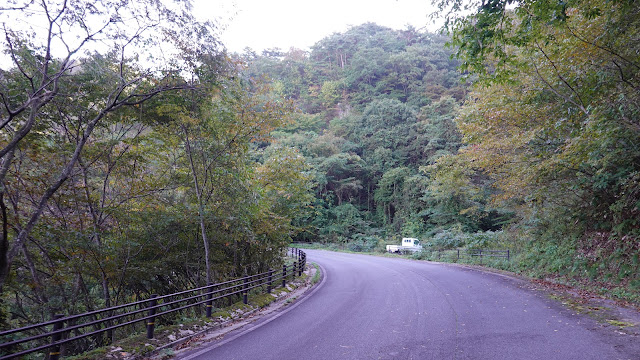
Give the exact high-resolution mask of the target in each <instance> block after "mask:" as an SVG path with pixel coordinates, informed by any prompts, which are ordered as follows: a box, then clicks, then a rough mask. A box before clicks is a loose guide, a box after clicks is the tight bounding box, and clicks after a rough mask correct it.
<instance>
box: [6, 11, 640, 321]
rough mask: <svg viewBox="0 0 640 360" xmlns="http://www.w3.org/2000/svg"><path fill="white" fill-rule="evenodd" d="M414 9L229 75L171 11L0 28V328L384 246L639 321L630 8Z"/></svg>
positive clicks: (190, 23) (194, 23)
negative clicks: (469, 265) (469, 252)
mask: <svg viewBox="0 0 640 360" xmlns="http://www.w3.org/2000/svg"><path fill="white" fill-rule="evenodd" d="M116 3H117V4H116ZM436 3H437V5H438V6H439V7H440V10H439V15H440V16H445V17H447V19H448V21H447V29H448V30H449V31H448V34H447V36H444V35H436V34H431V33H427V32H425V31H424V30H419V29H415V28H412V27H407V28H405V29H404V30H393V29H389V28H385V27H382V26H379V25H376V24H373V23H366V24H362V25H359V26H354V27H351V28H350V29H349V30H347V31H345V32H343V33H334V34H331V35H328V36H327V37H326V38H324V39H322V40H320V41H319V42H317V43H316V44H314V45H313V46H312V47H311V48H310V50H309V51H303V50H299V49H295V48H291V49H289V50H281V49H271V50H267V51H264V52H261V53H256V52H254V51H252V50H251V49H247V50H246V51H245V52H243V53H242V54H229V53H227V51H226V50H225V48H224V45H223V44H220V43H219V41H218V39H217V38H216V36H215V35H214V34H216V33H217V31H218V29H217V28H216V26H215V24H211V23H204V22H199V21H198V20H197V19H196V18H195V17H194V16H193V14H191V8H190V7H189V6H188V2H184V3H183V2H177V4H174V5H172V6H165V5H163V4H162V2H161V1H155V0H141V1H136V2H124V3H122V4H121V3H120V2H113V1H109V0H104V1H95V2H92V4H91V6H90V7H87V6H85V5H86V4H84V3H80V2H64V1H60V2H55V1H50V2H49V1H41V2H33V1H24V3H23V4H22V5H20V6H18V5H16V6H15V7H13V8H10V9H2V13H1V15H2V16H3V19H4V20H6V19H12V18H16V17H19V18H25V19H26V18H29V19H30V20H29V21H27V22H25V24H27V25H24V24H23V25H15V24H13V22H11V21H5V22H3V24H5V25H4V27H3V36H2V46H3V51H4V54H5V55H7V56H6V57H4V58H3V59H4V61H5V63H2V69H1V70H0V217H1V225H2V229H1V230H0V234H1V237H0V326H2V327H5V326H9V327H18V326H20V325H23V324H28V323H35V322H38V321H44V320H49V319H50V318H51V316H52V315H53V314H56V313H65V314H70V313H80V312H83V311H88V310H93V309H96V308H101V307H105V306H110V305H115V304H121V303H124V302H129V301H134V300H137V299H142V298H147V297H148V296H150V295H151V294H154V293H157V294H162V293H170V292H172V291H177V290H181V289H184V288H190V287H195V286H199V285H204V284H207V283H209V282H214V281H219V280H222V279H227V278H230V277H234V276H240V275H244V274H252V273H256V272H259V271H262V270H264V269H266V268H268V267H272V266H280V265H281V264H282V255H283V249H284V248H286V246H287V244H289V243H290V242H291V241H294V242H319V243H323V244H325V245H326V246H338V245H339V246H341V247H343V248H347V249H350V250H353V251H376V250H377V251H382V250H383V249H384V245H385V244H392V243H393V244H398V242H399V239H400V238H401V237H403V236H408V237H416V238H420V239H421V240H422V243H423V245H424V246H425V251H424V252H422V253H419V254H416V257H423V258H429V256H430V254H431V251H432V250H439V249H471V248H485V249H487V248H497V249H509V250H511V251H513V252H514V253H515V254H516V258H515V260H514V261H511V262H510V263H503V264H502V266H504V267H507V268H509V269H511V270H516V271H523V272H527V273H529V274H534V275H537V276H541V277H549V276H557V277H562V279H563V280H564V281H567V282H581V283H589V284H591V285H593V284H595V285H596V286H597V288H598V289H599V290H602V291H611V292H612V294H613V295H616V296H621V297H625V298H627V299H635V300H636V301H639V302H640V296H639V295H638V293H639V292H640V240H639V239H640V230H639V229H640V91H639V89H640V80H639V77H640V55H639V54H640V34H639V31H638V30H639V29H640V6H639V5H638V1H637V0H630V1H618V0H614V1H604V0H570V1H566V2H565V1H560V2H554V1H546V0H535V1H528V2H514V1H511V0H497V1H491V2H485V1H479V2H465V1H462V0H443V1H440V2H436ZM462 10H467V11H466V12H465V11H462ZM462 14H468V15H464V16H463V15H462ZM27 15H28V16H27ZM34 19H36V20H34ZM4 20H3V21H4ZM30 22H32V23H38V24H40V25H42V24H44V25H42V26H40V25H38V26H32V27H31V28H29V27H28V26H29V24H30ZM12 24H13V25H12ZM45 25H47V26H45ZM23 26H26V27H23ZM447 42H449V43H450V44H449V45H450V46H446V45H445V44H446V43H447ZM5 64H9V65H5Z"/></svg>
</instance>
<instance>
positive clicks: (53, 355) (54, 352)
mask: <svg viewBox="0 0 640 360" xmlns="http://www.w3.org/2000/svg"><path fill="white" fill-rule="evenodd" d="M63 317H64V315H60V314H56V315H53V319H54V320H58V319H61V318H63ZM63 326H64V324H63V322H62V321H57V322H55V323H54V324H53V331H57V330H60V329H62V327H63ZM61 339H62V333H58V334H53V335H51V344H55V343H56V342H58V341H60V340H61ZM58 359H60V345H53V346H52V347H51V350H49V360H58Z"/></svg>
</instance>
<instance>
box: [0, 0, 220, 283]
mask: <svg viewBox="0 0 640 360" xmlns="http://www.w3.org/2000/svg"><path fill="white" fill-rule="evenodd" d="M189 10H190V8H189V3H180V4H177V6H166V5H164V4H163V3H161V2H156V1H141V2H135V3H126V4H125V5H124V6H122V4H120V2H114V1H108V0H105V1H99V2H91V3H90V4H89V3H85V2H68V1H45V0H43V1H24V2H22V3H15V4H13V6H12V7H4V8H3V9H2V16H3V17H4V18H5V19H6V18H7V17H21V18H25V19H27V18H28V19H33V21H34V23H31V24H29V25H27V28H26V29H25V28H20V27H19V25H16V24H17V23H16V22H5V26H4V35H5V36H4V38H3V44H2V45H3V47H4V50H5V51H6V52H7V54H8V55H9V57H10V59H11V62H12V68H10V69H8V70H2V77H1V80H0V81H1V83H2V85H1V88H0V98H1V99H2V105H3V106H2V108H1V109H0V116H1V120H0V121H1V124H0V130H1V131H2V137H3V141H2V144H1V148H0V157H1V165H0V169H1V170H0V185H1V186H0V203H1V206H0V208H2V210H3V211H2V215H3V217H2V221H3V233H2V238H1V239H0V289H1V288H2V286H3V285H4V283H5V281H6V277H7V275H8V272H9V269H10V268H11V264H12V262H13V261H14V260H15V257H16V256H17V255H18V253H20V252H22V253H23V255H24V256H27V255H26V244H25V242H26V241H27V238H28V236H29V234H30V232H31V231H32V230H33V228H34V226H35V225H36V223H37V222H38V220H39V218H40V216H41V215H42V213H43V211H44V210H45V208H46V206H47V204H48V202H49V201H50V200H51V198H52V197H53V195H54V194H55V193H56V192H57V191H58V190H59V189H60V188H61V186H62V185H63V184H64V183H65V182H66V181H67V180H68V179H69V178H70V177H71V176H72V174H73V172H74V171H75V169H76V167H77V165H78V162H79V160H80V159H81V155H82V153H83V150H84V148H85V145H86V144H87V142H88V141H89V139H90V138H91V136H92V133H93V132H94V130H95V128H96V127H97V126H98V125H100V124H101V123H102V122H104V121H105V119H106V118H107V117H108V115H109V114H112V113H114V112H116V111H119V110H120V109H122V108H126V107H131V106H139V105H140V104H143V103H144V102H146V101H148V100H149V99H151V98H152V97H154V96H157V95H159V94H162V93H165V92H168V91H173V90H177V89H190V88H194V85H193V83H192V82H190V81H185V80H184V78H183V76H184V75H186V74H189V73H191V74H193V76H200V77H203V78H207V80H215V74H216V73H219V72H220V69H221V68H222V66H221V65H220V64H221V63H222V60H221V58H220V56H221V50H220V48H219V46H218V42H217V40H216V39H215V38H213V37H212V35H210V34H212V32H211V31H210V30H211V28H212V27H213V25H212V24H210V23H200V22H197V21H195V19H194V18H193V16H192V15H191V14H190V12H189ZM27 13H29V14H35V15H33V16H30V17H27V16H26V15H25V14H27ZM8 24H14V25H8ZM21 24H22V23H21ZM42 24H44V26H42ZM160 44H166V45H169V48H167V49H164V51H160V49H159V46H160ZM141 48H146V49H148V51H147V52H146V53H147V54H148V57H147V58H146V59H144V62H142V61H140V60H139V56H140V53H139V52H138V51H139V50H140V49H141ZM98 52H99V53H100V54H102V55H100V54H98ZM178 52H179V53H180V54H182V55H181V56H179V57H173V56H172V55H175V54H177V53H178ZM163 55H164V56H167V57H163ZM203 57H209V59H217V58H219V59H218V60H214V61H211V60H210V61H209V62H208V63H209V64H211V65H212V68H206V67H200V65H201V64H202V62H201V59H202V58H203ZM204 70H207V72H205V71H204ZM212 71H214V72H213V73H212ZM91 79H93V81H99V82H100V84H101V86H102V89H101V91H100V94H101V97H100V98H95V97H94V94H93V93H92V92H91V91H90V87H91V86H92V82H91ZM70 98H71V99H72V100H73V101H79V102H83V101H84V102H85V103H86V104H87V106H88V108H86V109H82V111H81V112H76V113H73V114H64V116H67V117H68V118H69V119H72V120H73V121H78V123H80V124H82V126H81V127H80V128H79V129H78V131H79V133H78V134H77V141H74V143H73V145H72V146H73V148H72V149H73V150H72V151H71V152H70V153H69V154H68V156H67V157H66V158H65V159H64V161H63V162H61V163H59V165H58V167H57V168H55V169H50V171H51V172H52V173H56V174H57V175H56V176H55V177H54V178H52V179H50V181H48V182H47V183H46V184H43V191H41V192H39V193H38V194H37V199H38V200H37V201H35V202H34V204H33V205H31V206H29V208H28V209H20V210H21V212H23V213H26V214H27V215H26V216H25V220H24V222H19V223H14V224H13V225H14V230H15V231H16V235H15V236H12V235H11V234H10V232H9V226H8V224H9V222H10V218H11V215H10V214H9V213H8V211H7V207H6V205H5V202H4V201H5V200H4V196H5V192H6V190H5V187H6V186H7V182H8V181H10V179H9V178H8V176H9V174H10V169H11V168H12V166H13V165H14V164H15V162H14V160H15V156H16V154H17V152H19V151H23V150H25V149H30V148H32V147H33V146H34V144H33V143H31V142H29V141H28V140H29V139H30V136H32V134H38V133H42V132H45V133H46V132H49V133H52V134H55V133H56V132H57V131H59V130H58V129H59V128H58V127H57V124H56V120H62V119H55V116H56V115H55V114H56V112H55V109H56V106H57V105H56V104H62V103H64V102H69V99H70Z"/></svg>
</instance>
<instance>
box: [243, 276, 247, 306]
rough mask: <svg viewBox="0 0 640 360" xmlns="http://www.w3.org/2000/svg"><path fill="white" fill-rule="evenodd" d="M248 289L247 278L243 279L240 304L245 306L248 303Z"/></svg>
mask: <svg viewBox="0 0 640 360" xmlns="http://www.w3.org/2000/svg"><path fill="white" fill-rule="evenodd" d="M248 288H249V278H248V277H246V278H244V285H243V286H242V303H243V304H245V305H247V304H248V303H249V294H248V291H247V289H248Z"/></svg>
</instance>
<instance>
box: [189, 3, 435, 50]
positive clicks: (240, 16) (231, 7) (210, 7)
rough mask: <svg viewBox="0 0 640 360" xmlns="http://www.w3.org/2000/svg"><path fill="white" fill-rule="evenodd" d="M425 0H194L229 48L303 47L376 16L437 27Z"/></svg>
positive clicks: (392, 23) (383, 21) (382, 21)
mask: <svg viewBox="0 0 640 360" xmlns="http://www.w3.org/2000/svg"><path fill="white" fill-rule="evenodd" d="M431 9H432V7H431V1H430V0H313V1H310V0H195V8H194V10H195V13H196V14H198V15H199V16H201V17H203V18H208V19H214V20H218V22H219V23H220V24H222V25H223V26H224V27H225V28H224V29H223V31H222V34H221V38H222V41H223V43H224V44H225V45H226V47H227V48H228V49H229V50H231V51H236V52H242V50H243V49H244V48H245V47H250V48H252V49H253V50H256V51H258V52H260V51H262V50H264V49H268V48H274V47H279V48H281V49H283V50H288V49H289V48H290V47H297V48H301V49H307V48H309V47H310V46H311V45H313V44H314V43H315V42H317V41H318V40H320V39H322V38H324V37H326V36H328V35H331V34H332V33H334V32H343V31H345V30H347V29H348V28H349V26H353V25H360V24H362V23H365V22H369V21H370V22H375V23H377V24H379V25H383V26H387V27H390V28H393V29H404V28H405V27H406V26H405V25H407V24H411V25H413V26H414V27H415V28H418V29H421V28H425V27H426V29H428V30H429V31H436V30H437V28H438V26H437V25H434V24H432V23H431V21H430V20H429V19H428V18H427V15H428V14H429V13H430V12H431V11H432V10H431Z"/></svg>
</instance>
